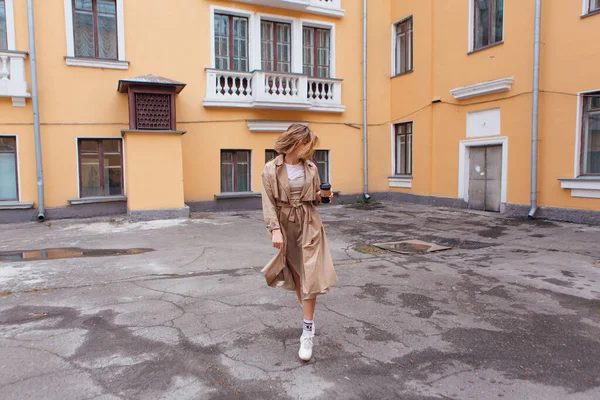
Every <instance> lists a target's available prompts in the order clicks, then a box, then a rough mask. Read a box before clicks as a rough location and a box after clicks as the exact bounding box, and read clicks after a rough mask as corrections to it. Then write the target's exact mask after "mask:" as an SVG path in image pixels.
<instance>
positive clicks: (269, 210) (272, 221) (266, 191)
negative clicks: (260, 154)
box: [260, 166, 279, 232]
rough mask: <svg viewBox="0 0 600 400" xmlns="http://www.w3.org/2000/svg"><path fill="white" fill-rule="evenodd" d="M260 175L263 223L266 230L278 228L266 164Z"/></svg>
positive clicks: (270, 230)
mask: <svg viewBox="0 0 600 400" xmlns="http://www.w3.org/2000/svg"><path fill="white" fill-rule="evenodd" d="M260 176H261V179H262V209H263V217H264V219H265V224H266V225H267V230H268V231H269V232H272V231H273V229H277V228H279V218H278V217H277V207H276V205H275V204H276V203H275V196H273V188H272V187H271V181H270V180H269V177H268V173H267V167H266V166H265V168H264V169H263V171H262V173H261V174H260Z"/></svg>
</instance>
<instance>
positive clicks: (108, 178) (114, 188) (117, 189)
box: [104, 148, 123, 196]
mask: <svg viewBox="0 0 600 400" xmlns="http://www.w3.org/2000/svg"><path fill="white" fill-rule="evenodd" d="M105 151H106V148H105ZM122 171H123V170H122V166H121V155H120V154H111V155H106V154H105V156H104V193H105V194H106V195H108V196H120V195H121V194H123V193H122V189H121V181H122Z"/></svg>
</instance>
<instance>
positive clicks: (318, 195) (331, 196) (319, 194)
mask: <svg viewBox="0 0 600 400" xmlns="http://www.w3.org/2000/svg"><path fill="white" fill-rule="evenodd" d="M317 201H318V202H319V203H320V202H321V191H320V190H319V191H318V192H317ZM332 201H333V189H332V190H331V193H330V194H329V202H330V203H331V202H332Z"/></svg>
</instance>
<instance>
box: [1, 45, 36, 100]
mask: <svg viewBox="0 0 600 400" xmlns="http://www.w3.org/2000/svg"><path fill="white" fill-rule="evenodd" d="M26 57H27V53H24V52H20V51H0V97H12V103H13V106H15V107H25V99H26V98H27V97H31V95H30V94H29V93H28V92H27V80H26V79H25V58H26Z"/></svg>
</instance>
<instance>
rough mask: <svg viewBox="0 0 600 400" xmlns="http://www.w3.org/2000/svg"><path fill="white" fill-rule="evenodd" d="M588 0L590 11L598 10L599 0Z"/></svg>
mask: <svg viewBox="0 0 600 400" xmlns="http://www.w3.org/2000/svg"><path fill="white" fill-rule="evenodd" d="M589 1H590V12H593V11H598V10H600V0H589Z"/></svg>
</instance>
